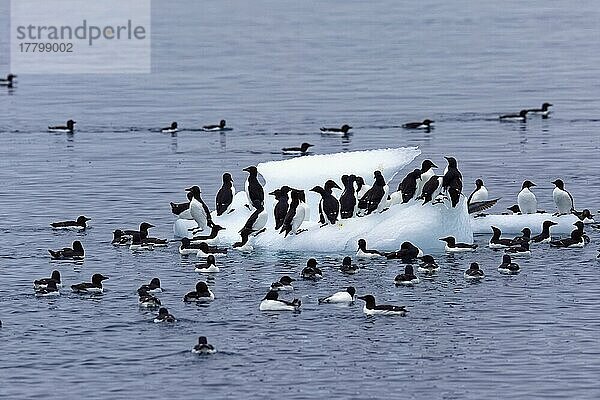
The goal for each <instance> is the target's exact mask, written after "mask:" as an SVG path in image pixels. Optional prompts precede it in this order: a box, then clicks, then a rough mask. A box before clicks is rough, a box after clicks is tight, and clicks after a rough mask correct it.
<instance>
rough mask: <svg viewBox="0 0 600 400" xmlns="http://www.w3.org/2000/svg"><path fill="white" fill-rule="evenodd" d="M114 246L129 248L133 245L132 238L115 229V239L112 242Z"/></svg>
mask: <svg viewBox="0 0 600 400" xmlns="http://www.w3.org/2000/svg"><path fill="white" fill-rule="evenodd" d="M110 243H111V244H112V245H113V246H127V245H129V243H131V236H129V235H125V233H124V232H123V231H122V230H121V229H115V230H114V232H113V239H112V241H111V242H110Z"/></svg>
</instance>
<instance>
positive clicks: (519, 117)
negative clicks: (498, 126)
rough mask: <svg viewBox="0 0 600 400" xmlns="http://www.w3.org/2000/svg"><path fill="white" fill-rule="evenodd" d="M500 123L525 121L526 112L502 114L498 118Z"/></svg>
mask: <svg viewBox="0 0 600 400" xmlns="http://www.w3.org/2000/svg"><path fill="white" fill-rule="evenodd" d="M500 120H501V121H521V122H525V121H526V120H527V110H521V111H519V113H518V114H504V115H501V116H500Z"/></svg>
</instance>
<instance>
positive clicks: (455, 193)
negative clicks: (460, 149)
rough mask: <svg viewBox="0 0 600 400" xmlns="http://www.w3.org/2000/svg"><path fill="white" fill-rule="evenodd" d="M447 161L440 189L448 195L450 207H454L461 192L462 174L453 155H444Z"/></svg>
mask: <svg viewBox="0 0 600 400" xmlns="http://www.w3.org/2000/svg"><path fill="white" fill-rule="evenodd" d="M444 158H445V159H446V160H447V161H448V166H447V167H446V172H445V173H444V177H443V178H442V190H444V191H445V192H447V193H448V194H449V195H450V200H451V201H452V207H456V205H457V204H458V200H459V199H460V195H461V193H462V187H463V184H462V174H461V173H460V171H459V170H458V164H457V162H456V159H455V158H454V157H444Z"/></svg>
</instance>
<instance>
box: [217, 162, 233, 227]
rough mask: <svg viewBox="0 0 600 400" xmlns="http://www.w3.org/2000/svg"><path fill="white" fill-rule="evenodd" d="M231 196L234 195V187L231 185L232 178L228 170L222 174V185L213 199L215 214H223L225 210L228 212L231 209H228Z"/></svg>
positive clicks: (231, 201)
mask: <svg viewBox="0 0 600 400" xmlns="http://www.w3.org/2000/svg"><path fill="white" fill-rule="evenodd" d="M233 196H235V188H234V187H233V178H231V174H230V173H229V172H225V173H224V174H223V185H222V186H221V189H219V191H218V192H217V197H216V199H215V208H216V210H217V215H219V216H220V215H223V214H225V213H226V212H227V213H230V212H232V211H233V210H231V209H230V207H231V203H233Z"/></svg>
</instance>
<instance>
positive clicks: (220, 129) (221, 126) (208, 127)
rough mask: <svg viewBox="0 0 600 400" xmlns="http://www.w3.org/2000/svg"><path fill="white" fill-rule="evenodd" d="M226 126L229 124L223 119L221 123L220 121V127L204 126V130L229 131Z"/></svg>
mask: <svg viewBox="0 0 600 400" xmlns="http://www.w3.org/2000/svg"><path fill="white" fill-rule="evenodd" d="M234 122H235V121H234ZM226 124H227V121H225V120H224V119H222V120H221V121H219V124H218V125H204V126H203V127H202V130H204V131H224V130H228V129H227V128H225V125H226Z"/></svg>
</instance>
